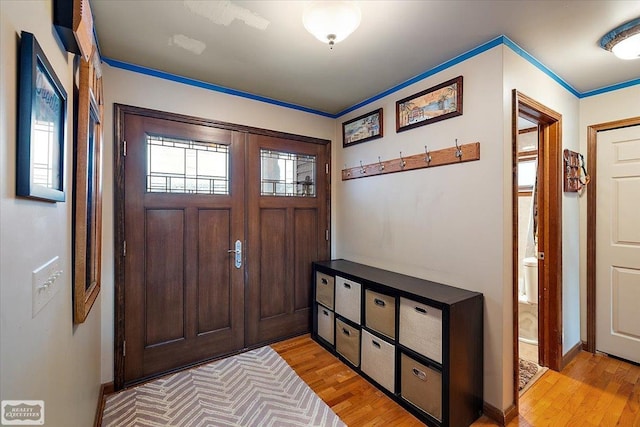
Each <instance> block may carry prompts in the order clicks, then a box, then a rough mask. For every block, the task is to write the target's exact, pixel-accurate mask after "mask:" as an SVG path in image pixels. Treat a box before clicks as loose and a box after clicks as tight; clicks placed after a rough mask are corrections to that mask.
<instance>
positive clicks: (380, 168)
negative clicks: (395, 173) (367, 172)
mask: <svg viewBox="0 0 640 427" xmlns="http://www.w3.org/2000/svg"><path fill="white" fill-rule="evenodd" d="M378 170H379V171H380V172H382V171H383V170H384V165H383V164H382V162H381V161H380V156H378Z"/></svg>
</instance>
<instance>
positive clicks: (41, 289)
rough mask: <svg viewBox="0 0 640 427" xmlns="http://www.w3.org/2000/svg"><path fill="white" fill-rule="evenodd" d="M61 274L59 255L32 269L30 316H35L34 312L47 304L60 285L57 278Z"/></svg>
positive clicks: (36, 312)
mask: <svg viewBox="0 0 640 427" xmlns="http://www.w3.org/2000/svg"><path fill="white" fill-rule="evenodd" d="M61 275H62V269H61V268H60V257H55V258H53V259H52V260H50V261H49V262H47V263H46V264H44V265H43V266H41V267H39V268H38V269H36V270H34V271H33V272H32V273H31V277H32V281H33V308H32V314H31V317H32V318H33V317H36V314H38V312H39V311H40V310H42V307H44V306H45V305H47V303H48V302H49V301H51V299H52V298H53V296H54V295H55V294H56V292H57V291H58V288H59V287H60V286H59V284H58V283H57V279H58V278H59V277H60V276H61Z"/></svg>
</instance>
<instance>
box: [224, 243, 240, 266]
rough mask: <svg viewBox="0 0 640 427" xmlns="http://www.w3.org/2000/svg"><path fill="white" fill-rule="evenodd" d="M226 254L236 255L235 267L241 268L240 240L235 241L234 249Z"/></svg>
mask: <svg viewBox="0 0 640 427" xmlns="http://www.w3.org/2000/svg"><path fill="white" fill-rule="evenodd" d="M227 252H228V253H235V254H236V259H235V266H236V268H240V267H242V242H241V241H240V240H236V248H235V249H229V250H228V251H227Z"/></svg>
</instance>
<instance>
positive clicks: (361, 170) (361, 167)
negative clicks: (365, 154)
mask: <svg viewBox="0 0 640 427" xmlns="http://www.w3.org/2000/svg"><path fill="white" fill-rule="evenodd" d="M360 173H367V170H366V169H365V167H364V166H362V160H360Z"/></svg>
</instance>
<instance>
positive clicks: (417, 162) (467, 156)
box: [342, 142, 480, 181]
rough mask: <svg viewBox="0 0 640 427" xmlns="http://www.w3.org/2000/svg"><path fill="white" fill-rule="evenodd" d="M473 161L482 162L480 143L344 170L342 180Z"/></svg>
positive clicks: (426, 151)
mask: <svg viewBox="0 0 640 427" xmlns="http://www.w3.org/2000/svg"><path fill="white" fill-rule="evenodd" d="M473 160H480V143H479V142H472V143H469V144H462V145H459V146H457V147H449V148H443V149H440V150H435V151H428V150H427V149H425V152H424V153H420V154H413V155H411V156H407V157H404V156H402V153H400V157H399V158H397V159H392V160H385V161H380V158H379V157H378V162H377V163H371V164H368V165H363V164H362V162H361V163H360V166H355V167H352V168H347V169H342V180H343V181H346V180H348V179H356V178H364V177H367V176H375V175H384V174H388V173H395V172H404V171H409V170H414V169H424V168H432V167H436V166H444V165H452V164H454V163H464V162H470V161H473Z"/></svg>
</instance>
